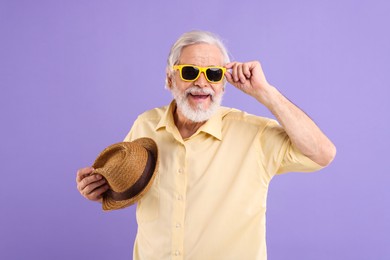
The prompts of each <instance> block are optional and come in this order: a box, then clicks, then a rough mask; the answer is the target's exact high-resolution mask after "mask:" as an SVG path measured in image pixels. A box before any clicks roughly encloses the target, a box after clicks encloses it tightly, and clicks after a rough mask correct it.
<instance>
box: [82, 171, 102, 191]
mask: <svg viewBox="0 0 390 260" xmlns="http://www.w3.org/2000/svg"><path fill="white" fill-rule="evenodd" d="M102 178H103V177H102V176H101V175H100V174H92V175H90V176H88V177H85V178H84V179H82V180H81V181H80V182H79V183H78V185H77V188H78V190H79V191H80V192H81V191H83V190H84V189H85V188H86V187H87V186H89V185H91V184H92V183H94V182H98V181H101V180H102ZM103 180H104V179H103ZM104 181H105V180H104Z"/></svg>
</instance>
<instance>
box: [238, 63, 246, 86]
mask: <svg viewBox="0 0 390 260" xmlns="http://www.w3.org/2000/svg"><path fill="white" fill-rule="evenodd" d="M237 74H238V78H239V80H240V82H241V83H242V84H245V82H246V76H245V75H244V72H243V64H240V65H239V66H238V68H237Z"/></svg>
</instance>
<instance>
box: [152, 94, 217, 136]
mask: <svg viewBox="0 0 390 260" xmlns="http://www.w3.org/2000/svg"><path fill="white" fill-rule="evenodd" d="M175 108H176V102H175V101H174V100H173V101H172V102H171V103H170V104H169V106H168V109H167V110H166V111H165V114H164V115H163V116H162V117H161V119H160V122H159V123H158V124H157V126H156V131H157V130H159V129H161V128H165V129H166V130H167V131H168V132H171V133H176V132H178V130H177V127H176V125H175V121H174V119H173V111H174V110H175ZM223 110H224V109H223V108H219V109H218V110H217V112H216V113H215V114H214V115H213V116H212V117H211V118H210V119H209V120H207V122H206V123H205V124H204V125H202V126H201V127H200V128H199V129H198V131H197V132H196V133H195V134H194V135H193V136H196V135H197V134H199V133H200V132H204V133H206V134H209V135H211V136H213V137H215V138H216V139H218V140H222V118H223V115H224V112H223Z"/></svg>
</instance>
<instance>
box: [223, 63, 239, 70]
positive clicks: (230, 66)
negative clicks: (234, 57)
mask: <svg viewBox="0 0 390 260" xmlns="http://www.w3.org/2000/svg"><path fill="white" fill-rule="evenodd" d="M236 63H237V62H235V61H234V62H229V63H228V64H226V65H225V68H227V69H231V68H233V66H234V64H236Z"/></svg>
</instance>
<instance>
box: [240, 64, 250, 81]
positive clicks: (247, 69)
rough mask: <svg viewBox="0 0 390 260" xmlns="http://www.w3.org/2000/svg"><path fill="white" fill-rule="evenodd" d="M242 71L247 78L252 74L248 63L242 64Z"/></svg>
mask: <svg viewBox="0 0 390 260" xmlns="http://www.w3.org/2000/svg"><path fill="white" fill-rule="evenodd" d="M242 73H243V74H244V75H245V77H246V78H247V79H249V78H250V77H251V76H252V73H251V70H250V67H249V64H248V63H244V64H243V66H242Z"/></svg>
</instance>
